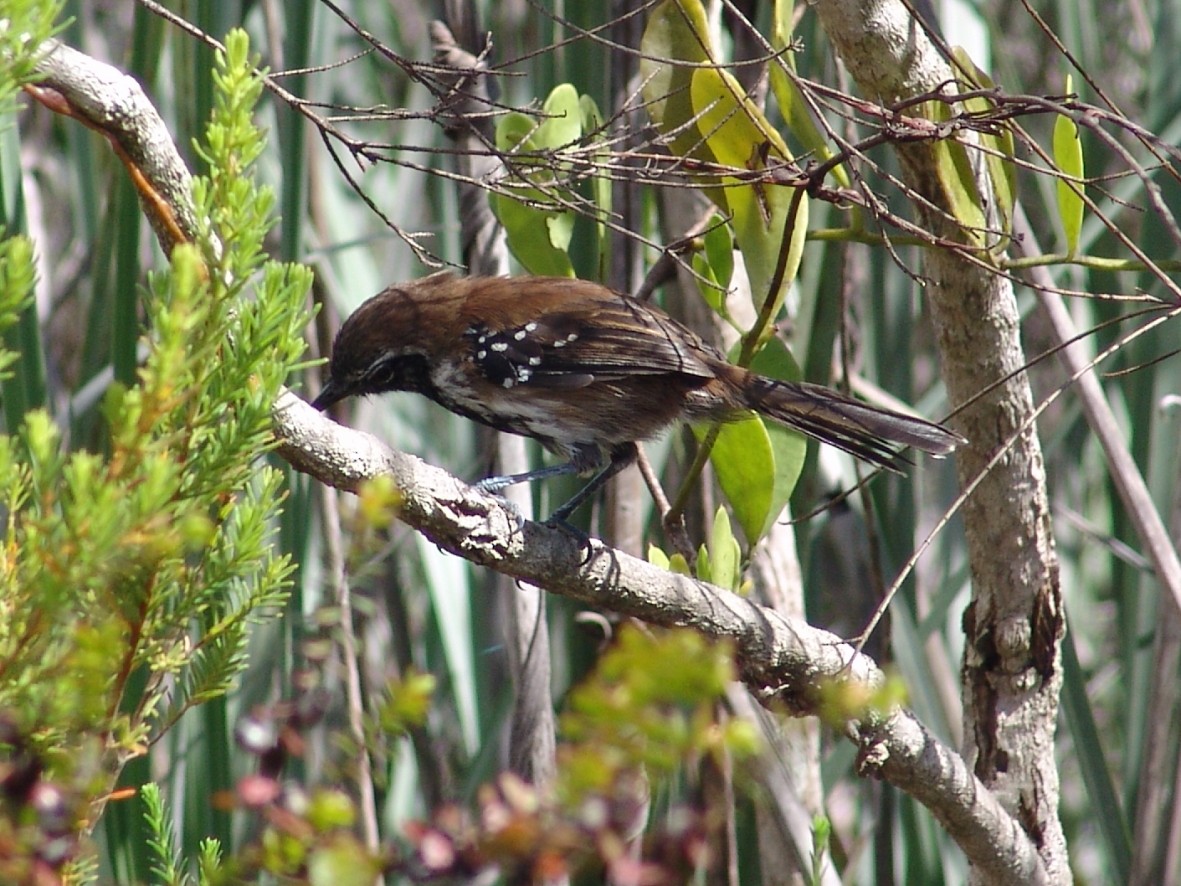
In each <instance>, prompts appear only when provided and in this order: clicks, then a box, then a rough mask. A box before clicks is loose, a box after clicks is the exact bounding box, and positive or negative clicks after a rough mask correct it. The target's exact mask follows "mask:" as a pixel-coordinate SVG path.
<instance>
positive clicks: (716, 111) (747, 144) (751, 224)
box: [690, 68, 808, 304]
mask: <svg viewBox="0 0 1181 886" xmlns="http://www.w3.org/2000/svg"><path fill="white" fill-rule="evenodd" d="M690 91H691V94H692V103H693V109H694V111H695V112H696V113H695V116H696V120H697V129H698V131H699V132H700V133H701V135H702V137H703V138H704V139H705V140H706V143H707V144H708V145H709V148H710V151H711V152H712V153H713V154H714V156H715V157H716V158H717V161H718V162H719V163H721V164H722V165H724V166H730V167H733V168H734V169H735V170H741V171H758V170H761V169H765V168H767V167H768V165H769V164H772V165H774V164H779V163H785V162H787V161H788V160H790V158H791V153H790V152H789V151H788V149H787V145H786V144H784V142H783V139H782V137H781V136H780V135H779V133H778V132H776V131H775V130H774V128H772V126H771V124H770V123H769V122H768V121H767V118H766V117H764V116H763V113H762V111H760V110H759V108H758V107H757V106H756V105H755V104H754V103H753V102H752V101H750V100H749V99H748V98H746V96H745V95H744V94H743V92H742V88H741V86H740V85H739V84H738V81H737V80H735V79H734V78H733V77H732V76H731V75H730V74H729V73H727V72H726V71H721V70H718V69H716V68H697V69H695V70H694V71H693V75H692V77H691V84H690ZM722 181H723V183H724V191H725V194H726V204H727V205H728V206H729V208H730V214H731V218H732V223H733V226H734V239H735V240H736V241H737V242H738V246H739V248H740V249H741V250H742V252H743V256H744V258H745V260H746V269H747V273H748V275H749V277H750V282H751V289H752V291H754V292H755V293H758V294H762V295H763V296H764V297H766V298H772V299H774V300H775V301H776V303H777V304H778V303H779V302H780V301H782V299H783V296H784V294H785V293H786V292H787V287H788V285H789V283H790V282H791V281H792V280H793V279H794V278H795V275H796V271H797V270H798V269H799V265H800V257H801V256H802V255H803V250H804V237H805V234H806V233H807V227H808V212H807V209H808V202H807V197H801V201H800V206H799V210H798V212H797V214H796V218H795V227H794V229H793V230H792V231H791V235H790V241H789V245H788V255H787V263H786V266H785V273H784V275H783V281H782V285H781V286H780V289H779V291H778V292H774V293H772V292H770V288H771V282H772V277H773V275H774V272H775V268H776V265H777V264H778V262H779V258H780V253H781V252H782V249H783V242H784V236H783V235H784V228H785V226H786V223H787V219H788V215H789V213H790V208H791V203H792V197H793V191H792V189H790V188H787V187H784V186H782V185H774V184H771V183H770V182H754V183H746V182H744V181H742V180H740V179H739V178H737V177H736V176H724V177H723V179H722Z"/></svg>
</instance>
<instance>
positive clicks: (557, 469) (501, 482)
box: [476, 461, 578, 495]
mask: <svg viewBox="0 0 1181 886" xmlns="http://www.w3.org/2000/svg"><path fill="white" fill-rule="evenodd" d="M577 473H578V466H577V465H575V464H574V462H572V461H568V462H566V463H565V464H560V465H551V466H550V467H548V468H538V469H537V470H535V471H525V472H524V473H523V474H498V475H496V476H493V477H485V478H484V479H483V480H481V481H480V482H479V483H477V484H476V488H477V489H479V490H480V491H481V492H487V493H490V494H492V495H495V494H496V493H498V492H500V491H501V490H502V489H507V488H508V487H510V486H516V485H517V484H518V483H532V482H533V481H534V480H545V479H547V478H549V477H564V476H566V475H567V474H577Z"/></svg>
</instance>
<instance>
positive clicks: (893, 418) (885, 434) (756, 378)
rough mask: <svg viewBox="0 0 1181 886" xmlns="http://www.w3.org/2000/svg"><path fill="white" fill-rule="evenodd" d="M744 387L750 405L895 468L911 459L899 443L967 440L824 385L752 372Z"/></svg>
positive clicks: (937, 451) (918, 445)
mask: <svg viewBox="0 0 1181 886" xmlns="http://www.w3.org/2000/svg"><path fill="white" fill-rule="evenodd" d="M742 387H743V389H744V393H745V399H746V401H747V406H749V408H751V409H753V410H754V411H755V412H758V413H760V414H762V415H765V416H766V417H767V418H770V419H774V420H775V421H777V422H780V423H782V424H785V425H787V426H788V427H790V428H794V429H795V430H797V431H801V432H802V433H804V434H807V435H808V436H809V437H815V438H816V439H817V440H820V441H821V442H823V443H828V444H829V445H830V446H835V447H836V448H837V449H841V450H844V451H845V452H848V453H849V454H850V455H855V456H857V457H858V458H860V459H863V460H865V461H867V462H869V463H870V464H872V465H876V466H877V467H881V468H886V469H888V470H892V471H897V470H899V465H900V464H903V463H906V459H905V458H904V457H902V456H901V455H900V454H899V453H898V452H897V451H896V450H895V447H896V446H909V447H913V448H915V449H919V450H921V451H923V452H927V453H930V454H931V455H934V456H936V457H940V456H944V455H947V454H948V453H949V452H951V451H952V450H953V449H955V447H956V446H957V445H959V444H960V443H966V442H967V441H966V440H965V439H964V438H963V437H961V436H960V435H959V434H957V433H955V432H954V431H950V430H948V429H947V428H945V427H943V426H942V425H937V424H935V423H934V422H929V421H926V420H925V419H921V418H915V417H913V416H910V415H903V414H902V413H900V412H892V411H890V410H888V409H879V408H878V407H876V406H870V405H869V404H868V403H862V402H861V401H860V400H854V399H853V398H852V397H846V396H845V395H844V394H841V393H840V392H838V391H834V390H833V389H831V388H825V387H821V386H820V385H813V384H807V383H804V382H784V381H775V380H773V379H769V378H764V377H763V376H761V375H754V374H753V373H750V374H748V376H747V379H746V384H744V385H743V386H742Z"/></svg>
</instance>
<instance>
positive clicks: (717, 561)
mask: <svg viewBox="0 0 1181 886" xmlns="http://www.w3.org/2000/svg"><path fill="white" fill-rule="evenodd" d="M709 548H710V552H711V556H710V577H709V580H710V581H711V582H713V583H714V584H716V585H718V587H722V588H726V589H728V590H731V591H735V590H737V589H738V585H739V582H740V581H741V580H742V550H741V549H740V548H739V546H738V541H737V539H735V538H734V533H733V532H732V531H731V529H730V515H729V514H728V513H727V512H726V509H725V508H718V510H717V512H716V513H715V514H714V525H713V529H712V530H711V532H710V536H709Z"/></svg>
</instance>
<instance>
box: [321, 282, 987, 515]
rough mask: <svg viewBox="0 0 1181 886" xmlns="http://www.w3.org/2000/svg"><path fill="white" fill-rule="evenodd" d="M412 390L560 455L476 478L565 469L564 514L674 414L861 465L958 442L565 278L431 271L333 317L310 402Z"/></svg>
mask: <svg viewBox="0 0 1181 886" xmlns="http://www.w3.org/2000/svg"><path fill="white" fill-rule="evenodd" d="M388 391H411V392H414V393H416V394H421V395H423V396H425V397H429V398H430V399H431V400H433V401H435V402H436V403H438V404H439V405H441V406H443V407H445V408H446V409H449V410H450V411H451V412H454V413H456V414H457V415H461V416H463V417H465V418H468V419H471V420H472V421H476V422H479V423H480V424H483V425H487V426H488V427H491V428H495V429H496V430H498V431H507V432H508V433H511V434H519V435H522V436H525V437H531V438H533V439H535V440H537V441H538V442H540V443H541V445H542V446H544V447H545V448H546V449H548V450H549V451H551V452H553V453H555V454H556V455H558V456H559V457H560V458H562V459H564V461H563V462H562V463H561V464H558V465H554V466H550V467H546V468H541V469H539V470H534V471H527V472H525V473H522V474H512V475H503V476H499V475H498V476H492V477H488V478H487V479H485V480H483V481H481V482H480V483H478V484H477V486H478V488H480V489H482V490H483V491H485V492H489V493H496V492H499V491H501V490H503V489H504V488H506V487H508V486H510V485H513V484H515V483H523V482H528V481H533V480H538V479H542V478H545V477H552V476H557V475H561V474H578V475H580V476H584V477H588V476H589V477H590V478H591V479H590V481H589V482H588V483H587V484H586V485H585V486H584V487H583V488H582V489H581V490H579V491H578V492H577V493H576V494H575V495H574V496H573V497H572V498H571V499H570V500H569V501H567V502H565V503H564V504H563V505H561V506H560V507H558V508H557V509H556V510H555V511H554V512H553V514H552V516H551V517H550V520H551V521H556V522H564V521H565V520H566V519H567V518H568V517H570V516H571V515H572V514H573V513H574V512H575V511H576V510H577V509H578V508H579V507H580V506H581V505H582V504H583V503H584V502H585V501H586V500H587V499H588V498H590V497H591V496H592V495H593V494H594V493H595V492H596V491H597V490H598V489H599V488H600V487H601V486H602V485H603V484H604V483H605V482H606V481H607V480H608V479H609V478H610V477H612V476H614V475H615V474H617V473H618V472H619V471H620V470H622V469H623V468H625V467H627V466H628V465H629V464H631V463H632V462H634V461H635V460H636V458H637V457H638V453H639V450H638V448H637V443H638V442H639V441H643V440H648V439H651V438H653V437H656V436H658V435H659V434H660V433H661V432H663V431H665V430H666V429H667V428H669V427H670V426H672V425H675V424H677V423H679V422H685V421H688V422H727V421H734V420H738V419H741V418H745V417H747V416H749V415H751V414H752V413H757V414H759V415H762V416H764V417H766V418H769V419H771V420H773V421H775V422H778V423H780V424H783V425H786V426H787V427H789V428H792V429H794V430H797V431H799V432H801V433H803V434H805V435H807V436H809V437H812V438H815V439H817V440H819V441H821V442H823V443H827V444H828V445H830V446H835V447H836V448H837V449H841V450H843V451H845V452H847V453H850V454H851V455H854V456H856V457H857V458H860V459H862V460H864V461H866V462H868V463H869V464H871V465H873V466H875V467H879V468H885V469H888V470H893V471H898V470H899V469H900V467H899V465H900V463H905V459H904V458H903V457H902V456H901V455H900V454H899V453H898V452H896V451H895V448H894V447H896V446H904V447H913V448H915V449H918V450H920V451H922V452H926V453H929V454H931V455H933V456H944V455H947V454H948V453H950V452H951V451H952V450H953V449H955V447H956V446H957V445H959V444H962V443H964V442H966V441H965V440H964V439H963V438H962V437H961V436H960V435H959V434H957V433H955V432H954V431H952V430H950V429H948V428H946V427H943V426H942V425H939V424H936V423H934V422H930V421H927V420H925V419H922V418H916V417H914V416H911V415H905V414H902V413H900V412H894V411H892V410H888V409H882V408H879V407H877V406H872V405H870V404H868V403H865V402H862V401H860V400H856V399H854V398H852V397H849V396H847V395H845V394H842V393H840V392H839V391H836V390H834V389H832V388H828V387H824V386H822V385H816V384H810V383H806V382H789V381H781V380H778V379H771V378H767V377H765V376H762V375H758V374H756V373H754V372H751V371H750V370H747V369H744V368H742V367H740V366H736V365H734V364H732V363H730V362H729V361H727V359H726V358H725V356H724V355H723V354H722V353H721V351H719V350H717V349H716V348H714V347H713V346H712V345H710V344H708V343H706V342H705V341H703V340H702V339H701V337H700V336H698V335H697V334H696V333H694V332H693V331H692V330H690V329H689V328H688V327H686V326H684V325H683V324H681V323H679V322H678V321H676V320H675V319H673V318H672V317H670V316H669V315H668V314H666V313H665V312H664V311H662V310H660V309H659V308H657V307H655V306H653V305H649V304H647V303H644V302H640V301H637V300H635V299H632V298H630V297H629V296H627V295H624V294H622V293H619V292H616V291H614V290H612V289H609V288H607V287H605V286H602V285H600V284H597V283H593V282H590V281H586V280H578V279H574V278H568V277H528V276H526V277H463V276H457V275H455V274H453V273H450V272H445V271H444V272H440V273H436V274H432V275H430V276H428V277H425V278H422V279H419V280H416V281H412V282H408V283H399V284H395V285H392V286H389V287H387V288H386V289H384V290H382V291H381V292H380V293H378V294H377V295H375V296H373V297H372V298H370V299H369V300H367V301H366V302H364V303H363V304H362V305H361V306H360V307H359V308H357V310H356V311H354V312H353V313H352V315H350V316H349V318H348V319H347V320H346V321H345V322H344V323H343V324H342V325H341V328H340V331H339V332H338V333H337V335H336V339H335V342H334V344H333V347H332V353H331V356H330V358H329V362H328V374H327V378H326V381H325V382H324V384H323V387H322V388H321V390H320V392H319V395H318V396H317V397H316V398H315V399H314V400H313V401H312V406H313V407H315V408H316V409H318V410H320V411H324V410H325V409H327V408H328V407H329V406H331V405H333V404H334V403H337V402H339V401H341V400H344V399H345V398H348V397H355V396H364V395H372V394H381V393H385V392H388Z"/></svg>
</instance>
